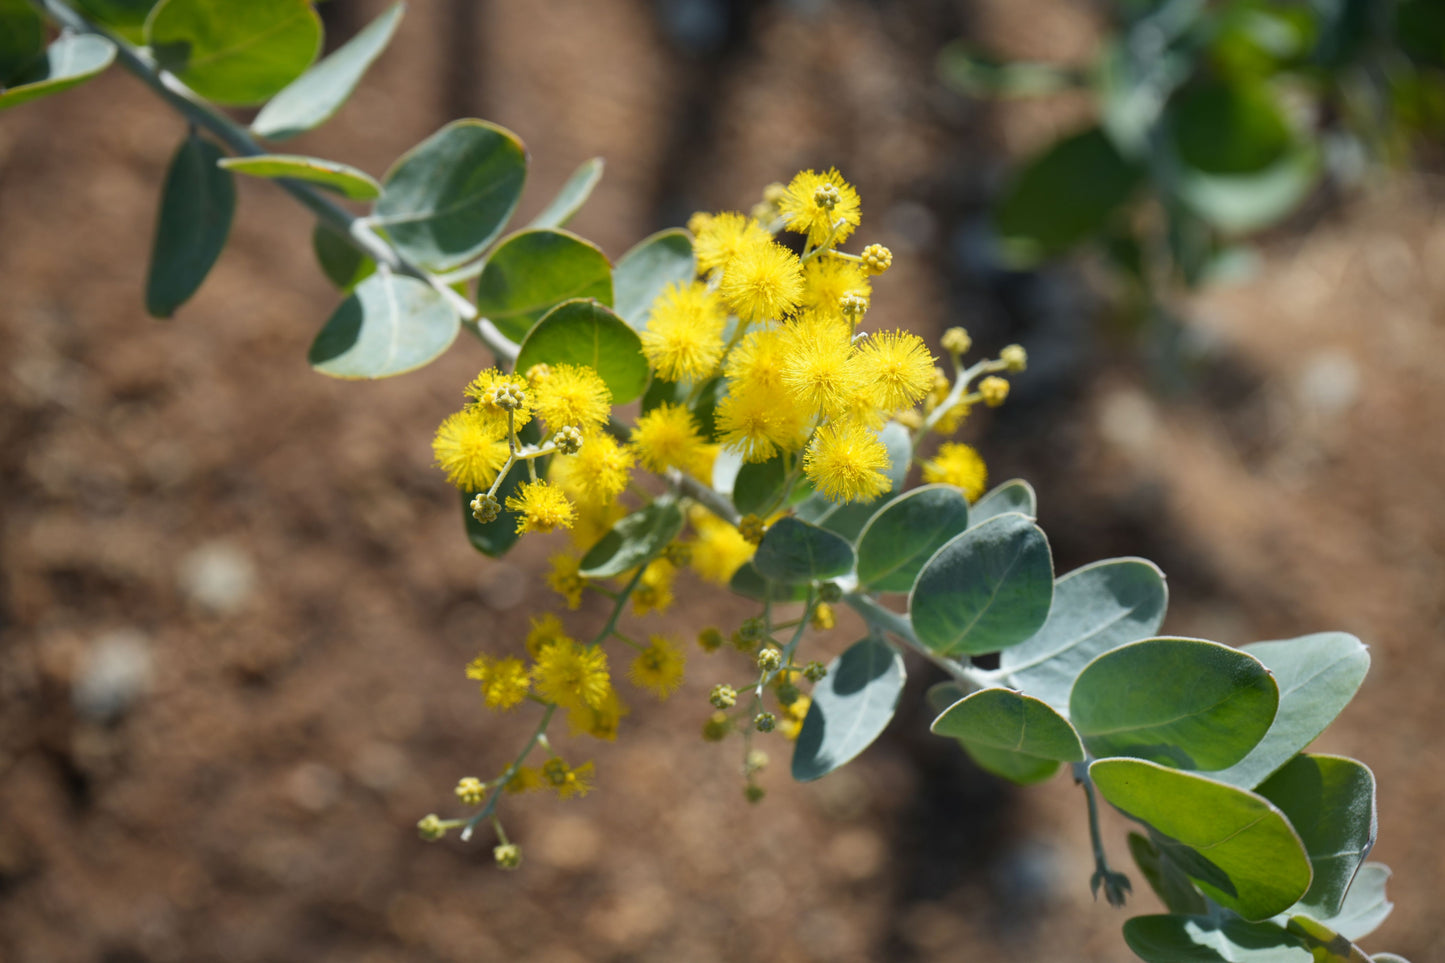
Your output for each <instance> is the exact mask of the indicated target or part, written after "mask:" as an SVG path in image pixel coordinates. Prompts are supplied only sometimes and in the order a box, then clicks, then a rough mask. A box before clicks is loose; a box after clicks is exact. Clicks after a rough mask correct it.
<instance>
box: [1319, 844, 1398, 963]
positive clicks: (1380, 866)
mask: <svg viewBox="0 0 1445 963" xmlns="http://www.w3.org/2000/svg"><path fill="white" fill-rule="evenodd" d="M1389 879H1390V867H1388V866H1386V865H1385V864H1384V863H1366V864H1365V865H1363V866H1361V867H1360V871H1359V872H1358V873H1356V874H1355V879H1354V882H1352V883H1350V888H1349V889H1348V890H1347V891H1346V892H1345V901H1344V903H1343V904H1342V905H1341V906H1340V911H1339V912H1338V913H1335V914H1334V915H1332V916H1321V917H1319V919H1320V922H1321V923H1324V924H1325V925H1326V926H1328V927H1329V928H1330V929H1332V930H1334V931H1335V932H1336V933H1342V934H1344V935H1345V936H1347V937H1349V938H1350V939H1352V940H1362V939H1364V938H1365V937H1367V936H1369V935H1370V934H1371V933H1373V932H1375V930H1376V929H1378V928H1379V926H1380V924H1381V923H1383V922H1385V919H1386V918H1387V917H1388V916H1389V915H1390V912H1391V911H1392V910H1394V908H1395V904H1394V903H1392V902H1390V900H1389V899H1388V898H1387V897H1386V896H1385V884H1386V883H1387V882H1388V881H1389ZM1300 908H1301V907H1298V906H1297V907H1295V909H1300ZM1316 915H1318V914H1316ZM1375 959H1379V957H1378V956H1376V957H1375Z"/></svg>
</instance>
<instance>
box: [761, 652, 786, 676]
mask: <svg viewBox="0 0 1445 963" xmlns="http://www.w3.org/2000/svg"><path fill="white" fill-rule="evenodd" d="M782 665H783V653H781V652H779V651H778V650H777V649H775V648H773V647H772V646H768V647H767V648H765V649H763V650H762V651H761V652H759V653H758V668H759V669H762V670H763V671H764V672H775V671H777V670H778V669H779V668H781V667H782Z"/></svg>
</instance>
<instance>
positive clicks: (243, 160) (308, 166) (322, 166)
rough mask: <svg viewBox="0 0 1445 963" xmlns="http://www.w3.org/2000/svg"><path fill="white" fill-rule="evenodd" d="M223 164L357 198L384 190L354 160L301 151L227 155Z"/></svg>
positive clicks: (230, 167) (356, 199) (230, 168)
mask: <svg viewBox="0 0 1445 963" xmlns="http://www.w3.org/2000/svg"><path fill="white" fill-rule="evenodd" d="M220 164H221V166H222V167H224V168H226V170H228V171H235V172H236V173H237V174H247V175H249V176H251V177H265V178H277V177H289V178H291V179H293V180H298V181H309V182H310V183H312V184H316V185H318V186H320V187H324V188H326V189H327V190H331V191H335V192H336V193H338V194H340V195H341V196H342V197H347V198H350V199H351V200H354V201H369V200H372V199H373V198H375V197H377V196H378V195H379V194H380V193H381V185H380V184H378V183H377V182H376V179H375V178H374V177H372V176H371V175H370V174H368V173H366V172H365V171H359V170H357V169H356V168H355V167H352V166H351V165H350V164H342V163H340V162H338V161H329V160H322V159H320V158H319V157H302V156H300V155H297V154H259V155H256V156H253V157H224V158H222V159H221V161H220Z"/></svg>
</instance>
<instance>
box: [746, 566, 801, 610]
mask: <svg viewBox="0 0 1445 963" xmlns="http://www.w3.org/2000/svg"><path fill="white" fill-rule="evenodd" d="M728 588H729V589H731V590H732V591H733V592H734V593H736V594H738V595H741V596H742V597H743V598H747V599H753V600H755V601H758V602H767V601H773V602H801V601H803V600H804V599H806V598H807V597H808V586H806V585H784V584H783V583H782V582H771V581H769V580H768V579H765V578H763V577H762V575H760V574H759V573H758V567H757V566H756V565H754V564H753V563H752V561H751V560H749V561H746V562H744V563H743V564H742V567H740V568H739V569H738V570H737V571H736V572H734V573H733V577H732V580H731V581H729V582H728Z"/></svg>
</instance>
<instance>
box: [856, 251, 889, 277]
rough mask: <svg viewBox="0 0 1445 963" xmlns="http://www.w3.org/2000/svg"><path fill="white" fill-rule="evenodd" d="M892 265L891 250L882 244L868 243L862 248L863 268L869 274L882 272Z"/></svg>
mask: <svg viewBox="0 0 1445 963" xmlns="http://www.w3.org/2000/svg"><path fill="white" fill-rule="evenodd" d="M892 266H893V252H892V251H890V250H888V248H886V247H884V246H883V245H882V244H870V245H868V246H867V247H865V248H864V249H863V269H864V270H866V271H867V272H868V273H869V274H882V273H883V272H884V271H886V270H888V269H889V268H890V267H892Z"/></svg>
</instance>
